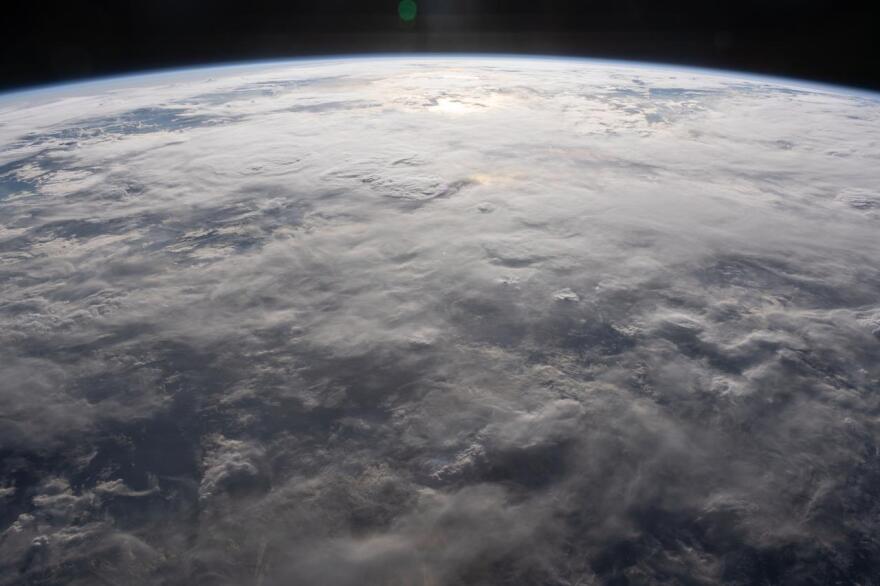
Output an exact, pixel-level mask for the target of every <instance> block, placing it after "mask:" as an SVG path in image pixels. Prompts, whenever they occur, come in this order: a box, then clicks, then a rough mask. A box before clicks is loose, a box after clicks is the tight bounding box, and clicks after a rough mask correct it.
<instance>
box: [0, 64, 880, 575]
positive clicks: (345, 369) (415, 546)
mask: <svg viewBox="0 0 880 586" xmlns="http://www.w3.org/2000/svg"><path fill="white" fill-rule="evenodd" d="M367 65H368V66H367ZM203 73H204V72H194V73H187V74H184V73H181V74H174V75H172V76H171V77H162V76H158V77H144V78H138V79H137V80H130V81H126V82H125V83H122V82H120V83H119V84H118V86H113V87H107V86H88V85H83V86H78V87H77V88H73V89H70V90H64V91H62V90H59V91H58V93H56V94H53V93H52V92H47V93H45V94H41V97H40V98H39V99H34V100H28V101H25V100H21V99H16V98H15V97H14V96H8V97H4V98H2V100H0V144H2V146H3V148H2V149H0V152H2V154H0V412H2V414H3V416H2V417H0V445H2V456H3V457H2V463H0V500H2V502H3V507H2V508H0V522H2V524H3V525H2V537H0V575H2V578H0V581H2V583H4V584H6V583H8V584H19V583H31V584H55V583H60V582H64V583H70V584H89V583H96V582H104V583H125V584H142V583H143V584H146V583H151V584H153V583H164V584H212V585H216V584H229V585H236V586H237V585H241V584H262V585H264V586H268V585H274V584H279V585H280V584H290V583H303V584H340V585H345V584H355V583H357V584H425V585H432V586H453V585H464V584H472V585H487V586H488V585H490V584H514V583H515V584H523V585H527V584H568V585H576V584H579V585H581V586H583V585H585V584H613V583H619V584H623V583H639V584H652V583H653V584H669V583H690V584H713V583H719V582H724V583H731V584H754V583H774V584H775V583H779V584H808V583H814V584H825V583H834V582H840V583H871V581H872V580H875V579H876V567H875V565H876V564H874V563H873V560H875V559H877V558H878V556H880V550H878V547H877V545H876V542H877V535H878V532H880V525H878V522H877V519H878V518H880V517H878V513H880V511H878V503H880V494H878V490H880V489H878V487H880V466H878V462H877V456H876V454H877V437H878V431H880V430H878V428H877V421H876V415H877V412H878V407H880V406H878V396H877V393H876V390H877V389H878V386H880V366H878V365H880V360H878V358H880V334H878V332H880V309H878V301H877V291H878V290H880V264H878V260H877V259H878V258H880V240H878V239H877V238H876V232H877V215H876V213H875V212H876V209H875V207H876V206H874V205H873V203H872V202H873V201H874V200H875V199H876V197H875V196H876V188H877V185H878V180H880V175H878V173H877V171H876V170H875V168H876V164H874V163H876V160H877V158H878V157H880V150H878V145H877V144H876V141H875V140H874V139H873V137H874V136H876V135H877V133H878V132H880V128H878V122H877V121H878V120H880V117H878V112H880V104H878V102H877V99H876V98H875V97H868V96H859V95H851V94H845V93H834V92H829V91H827V90H824V89H821V88H808V87H796V86H794V85H790V84H789V85H785V84H782V85H779V84H774V83H771V82H765V81H760V80H749V79H735V78H731V77H725V76H709V75H705V74H697V73H693V72H689V71H679V70H668V69H656V68H655V69H650V68H638V67H634V68H627V67H621V66H606V65H598V64H595V63H587V62H574V61H567V60H559V61H553V60H541V61H533V60H522V59H519V60H517V59H508V60H503V59H465V58H463V59H425V60H414V59H375V60H373V61H370V62H363V61H345V60H343V61H313V62H307V63H306V62H303V63H300V64H289V65H277V66H276V65H273V66H265V65H264V66H259V67H243V68H235V69H226V70H218V71H215V72H212V73H211V74H210V79H207V77H209V75H208V74H203ZM111 85H112V84H111ZM65 91H66V92H68V93H66V94H65V93H64V92H65Z"/></svg>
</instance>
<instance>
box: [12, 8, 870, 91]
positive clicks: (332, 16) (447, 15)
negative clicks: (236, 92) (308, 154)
mask: <svg viewBox="0 0 880 586" xmlns="http://www.w3.org/2000/svg"><path fill="white" fill-rule="evenodd" d="M0 18H2V22H3V24H2V31H0V32H2V34H3V44H4V48H3V57H2V66H0V88H6V89H9V88H15V87H19V86H25V85H33V84H42V83H49V82H55V81H60V80H71V79H77V78H83V77H90V76H96V75H108V74H115V73H122V72H130V71H137V70H143V69H153V68H171V67H178V66H184V65H198V64H207V63H222V62H228V61H241V60H253V59H261V58H285V57H296V56H301V55H324V54H350V53H369V52H412V51H431V52H446V51H451V52H471V51H479V52H502V53H507V52H512V53H541V54H560V55H576V56H593V57H604V58H620V59H636V60H646V61H657V62H668V63H680V64H688V65H698V66H705V67H717V68H725V69H734V70H745V71H753V72H759V73H768V74H774V75H783V76H789V77H798V78H805V79H813V80H817V81H825V82H832V83H838V84H845V85H851V86H858V87H863V88H872V89H880V61H878V60H876V59H874V58H873V53H874V52H876V48H877V44H878V40H877V39H878V38H880V34H878V30H877V29H878V24H880V3H878V2H876V1H873V2H867V1H858V2H856V1H852V0H837V1H828V0H738V1H731V0H702V1H694V0H616V1H607V0H603V1H597V0H548V1H542V2H541V1H536V0H532V1H526V0H418V16H417V18H416V20H415V21H414V22H412V23H405V22H403V21H402V20H401V19H400V18H399V16H398V14H397V1H396V0H361V1H358V2H355V1H351V0H314V1H311V2H306V1H304V0H287V1H284V2H277V1H271V0H241V1H234V2H233V1H230V0H97V1H92V2H82V1H79V2H77V1H71V2H64V3H62V2H57V3H56V2H38V1H33V0H15V1H14V2H12V3H7V4H6V5H4V7H3V10H2V16H0Z"/></svg>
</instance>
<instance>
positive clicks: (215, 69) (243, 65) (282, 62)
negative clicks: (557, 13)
mask: <svg viewBox="0 0 880 586" xmlns="http://www.w3.org/2000/svg"><path fill="white" fill-rule="evenodd" d="M450 59H452V60H492V59H499V60H500V59H504V60H512V61H516V60H529V61H553V62H557V63H558V62H575V63H578V64H581V65H589V64H594V65H596V66H602V67H617V68H627V69H646V70H651V71H671V72H676V73H691V74H694V75H704V76H707V77H723V78H729V79H736V80H740V81H750V82H763V83H768V84H773V85H778V86H784V87H789V88H799V89H805V90H810V91H817V92H826V93H833V94H844V95H851V96H858V97H862V98H868V99H872V100H880V92H875V91H871V90H866V89H861V88H856V87H851V86H843V85H835V84H828V83H823V82H815V81H809V80H804V79H798V78H789V77H779V76H772V75H765V74H755V73H750V72H746V71H739V70H730V69H711V68H706V67H695V66H691V65H677V64H674V63H665V62H651V61H626V60H619V59H601V58H593V57H573V56H560V55H537V54H517V53H448V52H443V53H441V52H438V53H432V52H424V53H365V54H357V55H321V56H310V57H294V58H290V57H285V58H279V59H264V60H257V61H232V62H227V63H221V64H210V65H190V66H185V67H177V68H162V69H150V70H141V71H135V72H131V73H124V74H119V75H107V76H100V77H93V78H87V79H80V80H74V81H67V82H61V83H55V84H42V85H37V86H30V87H24V88H18V89H13V90H7V91H6V92H2V93H0V101H9V100H15V99H24V98H28V97H31V98H33V97H37V96H40V97H42V96H44V95H45V96H46V97H49V96H48V95H47V94H49V93H51V94H57V93H61V92H65V91H67V92H71V91H80V90H91V89H94V88H100V87H101V86H102V85H107V86H113V87H114V88H117V87H124V86H120V84H121V83H122V82H126V81H138V82H142V81H143V82H146V81H151V80H154V79H156V78H161V81H163V82H169V81H174V79H175V78H177V77H181V78H183V77H186V76H189V75H191V74H194V73H198V74H205V75H208V76H210V75H211V74H214V73H220V72H222V73H224V74H227V73H234V72H238V71H247V70H253V69H261V68H267V67H280V66H296V65H298V64H313V63H322V62H323V63H333V62H347V61H355V60H366V61H369V60H384V61H409V62H419V61H434V60H437V61H440V60H450Z"/></svg>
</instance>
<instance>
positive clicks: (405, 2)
mask: <svg viewBox="0 0 880 586" xmlns="http://www.w3.org/2000/svg"><path fill="white" fill-rule="evenodd" d="M416 10H417V7H416V3H415V2H414V1H413V0H400V4H398V5H397V13H398V14H399V15H400V19H401V20H403V21H405V22H411V21H413V20H415V18H416Z"/></svg>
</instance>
